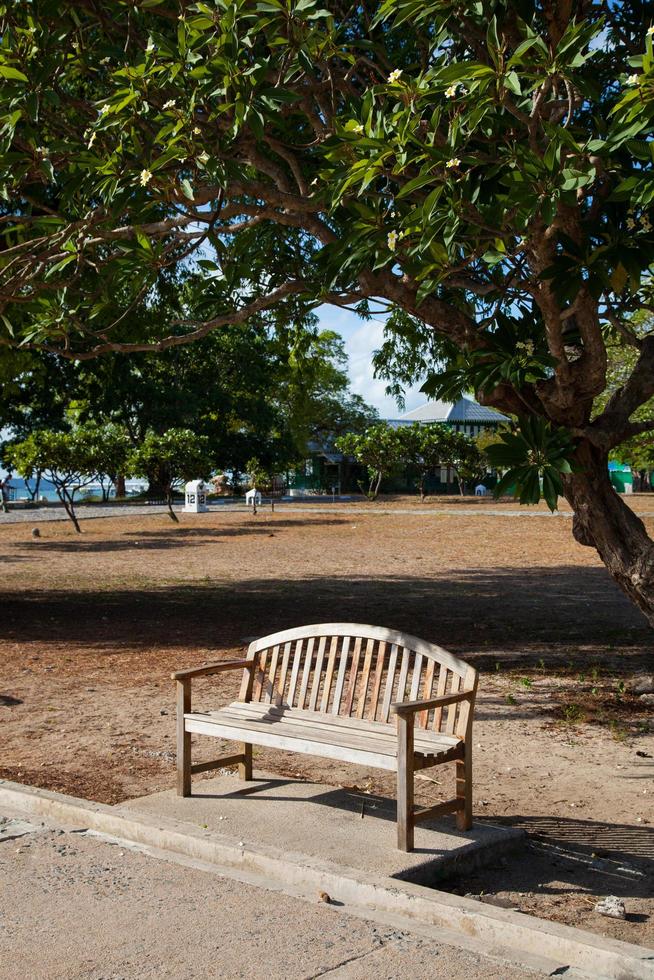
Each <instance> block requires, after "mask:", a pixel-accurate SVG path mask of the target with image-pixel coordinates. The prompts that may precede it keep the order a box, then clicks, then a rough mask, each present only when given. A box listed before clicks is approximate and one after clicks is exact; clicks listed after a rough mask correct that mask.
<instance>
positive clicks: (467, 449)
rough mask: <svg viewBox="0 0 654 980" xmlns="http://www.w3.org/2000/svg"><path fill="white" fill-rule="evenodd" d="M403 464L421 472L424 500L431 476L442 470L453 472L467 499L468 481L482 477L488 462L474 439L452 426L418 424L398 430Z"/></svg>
mask: <svg viewBox="0 0 654 980" xmlns="http://www.w3.org/2000/svg"><path fill="white" fill-rule="evenodd" d="M397 437H398V441H399V446H400V455H401V458H402V461H403V462H404V463H406V465H407V466H411V467H413V468H414V469H416V470H417V471H418V474H419V480H418V486H419V488H420V499H421V500H424V499H425V482H426V479H427V476H428V475H429V474H430V473H433V472H434V470H436V469H438V468H439V467H441V466H445V467H447V468H448V469H453V470H454V472H455V474H456V477H457V482H458V484H459V493H460V494H461V495H463V483H464V480H470V479H474V478H475V477H477V476H480V475H482V474H483V473H484V472H485V469H486V465H485V464H486V459H485V456H484V454H483V453H482V452H481V451H480V450H479V448H478V447H477V445H476V444H475V442H474V441H473V440H472V439H469V438H468V437H467V436H466V435H464V434H463V433H462V432H456V431H455V430H454V429H452V428H451V427H450V426H448V425H444V424H442V423H434V424H429V425H423V424H421V423H420V422H414V423H413V424H412V425H405V426H402V427H401V428H399V429H398V430H397Z"/></svg>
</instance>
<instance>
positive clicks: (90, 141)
mask: <svg viewBox="0 0 654 980" xmlns="http://www.w3.org/2000/svg"><path fill="white" fill-rule="evenodd" d="M97 135H98V134H97V133H95V132H93V133H91V136H90V138H89V141H88V143H87V144H86V146H87V149H89V150H90V149H91V147H92V146H93V144H94V143H95V139H96V137H97Z"/></svg>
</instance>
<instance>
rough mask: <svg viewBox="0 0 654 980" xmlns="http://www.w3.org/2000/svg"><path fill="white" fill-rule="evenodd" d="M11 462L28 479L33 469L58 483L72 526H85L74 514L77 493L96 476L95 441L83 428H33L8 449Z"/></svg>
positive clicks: (58, 491)
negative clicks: (52, 430)
mask: <svg viewBox="0 0 654 980" xmlns="http://www.w3.org/2000/svg"><path fill="white" fill-rule="evenodd" d="M6 452H7V458H8V460H9V462H10V463H11V465H12V466H13V467H14V468H15V469H16V470H17V471H18V473H20V475H21V476H23V477H24V478H25V479H26V480H27V479H28V478H29V477H31V476H32V474H33V473H34V471H35V470H36V471H39V472H41V473H43V474H44V476H45V477H46V479H48V480H49V481H50V482H51V483H52V484H53V485H54V487H55V489H56V491H57V496H58V497H59V499H60V500H61V502H62V504H63V505H64V508H65V510H66V513H67V514H68V517H69V518H70V520H71V521H72V524H73V527H74V528H75V530H76V531H77V532H78V534H79V533H81V531H82V529H81V527H80V526H79V522H78V520H77V517H76V515H75V494H76V493H77V491H78V490H80V489H81V488H82V487H84V486H88V484H89V483H93V481H94V480H95V479H96V473H95V460H94V455H93V445H92V442H91V440H90V439H89V438H88V433H87V432H86V431H85V430H84V429H78V430H75V431H73V432H49V431H47V430H40V431H37V432H33V433H32V434H31V435H29V436H28V437H27V438H26V439H24V440H23V441H22V442H16V443H14V444H13V445H11V446H10V447H9V448H8V449H7V451H6Z"/></svg>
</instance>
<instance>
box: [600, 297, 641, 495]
mask: <svg viewBox="0 0 654 980" xmlns="http://www.w3.org/2000/svg"><path fill="white" fill-rule="evenodd" d="M630 327H631V329H632V330H633V332H634V334H635V335H636V336H637V337H640V338H644V337H646V336H647V334H648V333H651V332H652V331H653V330H654V315H652V314H651V313H647V312H641V313H636V314H635V316H634V317H632V320H631V324H630ZM606 353H607V369H606V379H607V384H606V390H605V391H604V392H602V394H601V396H600V397H599V398H597V399H596V402H595V411H596V412H597V413H599V412H600V411H604V410H605V408H606V406H607V403H608V401H609V399H611V398H614V397H616V396H618V394H619V392H620V391H621V390H622V388H623V387H624V385H625V384H626V383H627V381H628V379H629V376H630V375H631V373H632V371H633V370H634V368H635V366H636V361H637V359H638V351H637V349H636V348H634V347H633V346H631V345H630V344H629V343H625V341H624V339H623V338H622V337H621V336H620V335H617V336H616V337H615V338H614V339H613V342H612V343H610V344H607V348H606ZM652 416H654V398H650V400H649V401H647V402H645V403H644V404H643V405H641V406H640V407H639V408H637V409H636V411H635V412H634V413H633V415H632V416H631V421H632V422H633V423H634V424H636V425H637V424H638V423H641V422H644V421H646V420H647V419H649V418H651V417H652ZM609 459H612V460H616V461H618V462H621V463H627V464H628V465H629V466H631V468H632V470H635V471H636V472H637V473H638V474H639V476H640V480H641V484H642V486H643V487H647V488H649V486H650V475H651V472H652V470H654V433H652V432H651V431H648V430H646V431H644V432H641V433H639V434H638V435H635V436H632V438H631V439H625V440H624V442H621V443H620V445H618V446H615V447H614V448H613V449H612V450H611V451H610V453H609Z"/></svg>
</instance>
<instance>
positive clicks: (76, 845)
mask: <svg viewBox="0 0 654 980" xmlns="http://www.w3.org/2000/svg"><path fill="white" fill-rule="evenodd" d="M0 877H1V878H2V881H3V887H2V890H1V891H0V980H16V977H28V978H30V980H55V978H56V980H147V978H156V980H160V978H166V977H168V978H171V980H191V978H196V977H212V978H213V977H223V978H228V980H235V978H237V977H243V978H262V980H263V978H265V980H295V978H297V980H310V978H314V977H329V978H333V980H337V978H338V980H367V978H369V977H372V976H374V977H378V978H380V980H383V978H394V977H399V976H403V975H409V974H410V975H411V976H412V977H415V978H416V980H452V978H453V980H463V978H466V980H520V978H523V977H535V976H536V974H534V973H531V972H530V971H525V970H524V968H522V967H511V966H508V965H506V964H500V963H498V962H495V961H493V960H490V959H487V958H485V957H481V956H479V955H477V954H473V953H470V952H467V951H465V950H461V949H454V948H453V947H451V946H445V945H443V944H441V943H436V942H433V941H431V940H428V939H423V938H421V937H420V936H416V935H413V934H411V933H408V932H402V931H399V930H393V929H390V928H384V927H380V926H376V925H375V924H374V923H373V922H366V921H365V920H360V919H354V918H351V917H349V916H346V915H344V914H342V913H340V912H338V911H337V910H336V909H334V908H331V907H330V906H329V905H326V904H324V903H323V902H320V901H319V900H318V899H316V904H315V905H314V906H312V905H311V904H309V903H306V902H303V901H302V900H300V899H295V898H292V897H289V896H288V895H284V894H282V893H279V892H272V891H264V890H263V889H260V888H256V887H254V886H252V885H247V884H243V883H242V882H238V881H231V880H230V879H227V878H220V877H219V876H218V875H216V874H211V873H208V872H205V871H200V870H196V869H195V868H192V867H184V866H180V865H179V864H173V863H170V862H168V861H162V860H156V859H154V858H152V857H148V856H145V855H143V854H141V853H139V852H137V851H134V850H131V849H128V848H126V847H124V846H122V845H121V844H111V843H108V842H107V840H106V839H103V838H99V837H89V836H85V835H83V834H79V833H74V832H73V833H65V832H63V831H56V830H54V831H52V830H47V829H43V830H42V831H40V832H37V833H30V834H28V835H26V836H24V837H20V838H18V839H14V840H5V841H2V842H0ZM180 936H183V937H184V938H183V942H180Z"/></svg>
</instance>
